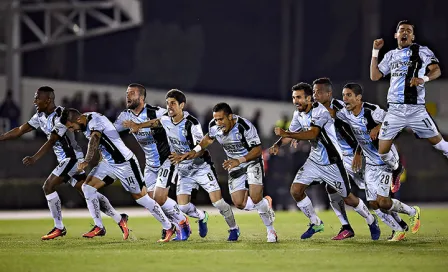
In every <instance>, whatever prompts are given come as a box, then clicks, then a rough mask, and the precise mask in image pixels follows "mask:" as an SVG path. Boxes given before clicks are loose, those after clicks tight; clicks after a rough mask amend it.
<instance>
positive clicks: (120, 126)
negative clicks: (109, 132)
mask: <svg viewBox="0 0 448 272" xmlns="http://www.w3.org/2000/svg"><path fill="white" fill-rule="evenodd" d="M126 120H127V113H126V112H125V111H122V112H121V113H120V115H118V117H117V120H115V122H114V126H115V129H117V131H118V132H122V131H125V130H127V128H125V127H124V126H123V122H124V121H126Z"/></svg>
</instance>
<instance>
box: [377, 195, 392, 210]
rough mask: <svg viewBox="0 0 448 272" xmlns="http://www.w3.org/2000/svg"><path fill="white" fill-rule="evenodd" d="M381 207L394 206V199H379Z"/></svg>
mask: <svg viewBox="0 0 448 272" xmlns="http://www.w3.org/2000/svg"><path fill="white" fill-rule="evenodd" d="M377 203H378V206H379V208H381V209H385V210H389V209H390V208H391V207H392V201H391V200H390V199H388V198H386V197H381V198H379V199H377Z"/></svg>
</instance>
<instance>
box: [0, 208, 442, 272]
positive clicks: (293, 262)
mask: <svg viewBox="0 0 448 272" xmlns="http://www.w3.org/2000/svg"><path fill="white" fill-rule="evenodd" d="M319 216H320V217H321V218H322V220H323V221H324V222H325V232H323V233H318V234H316V235H315V236H314V237H313V238H311V239H309V240H306V241H302V240H300V238H299V237H300V235H301V234H302V233H303V232H304V231H305V230H306V228H307V226H306V224H307V220H306V218H305V217H304V215H303V214H301V213H299V212H288V213H287V212H283V213H280V212H279V213H277V217H276V221H275V227H276V229H277V233H278V236H279V243H277V244H268V243H266V231H265V228H264V226H263V225H262V223H261V220H260V218H259V217H258V215H257V214H256V213H251V214H244V215H243V214H237V215H236V220H237V223H238V224H239V226H240V229H241V237H240V241H239V242H236V243H229V242H226V239H227V228H226V225H225V222H224V219H223V218H222V217H220V216H210V220H209V233H208V236H207V237H206V238H205V239H201V238H200V237H199V235H198V234H197V224H195V223H194V221H193V220H191V221H190V222H191V225H192V229H193V234H192V236H191V239H190V240H189V241H188V242H177V243H176V242H170V243H166V244H157V243H156V240H157V239H158V238H159V237H160V226H159V224H158V223H157V222H156V221H155V220H154V219H153V218H151V217H148V218H132V217H131V218H130V220H129V227H130V228H131V229H132V230H133V232H132V236H133V239H130V240H128V241H122V240H121V232H120V230H119V228H118V226H117V225H116V224H115V223H114V222H113V221H112V220H111V219H109V218H107V219H105V226H106V229H107V235H106V236H105V237H99V238H94V239H85V238H82V237H81V234H82V233H84V232H86V231H88V230H89V229H90V228H91V226H90V222H91V220H89V219H65V220H64V222H65V225H66V227H67V231H68V233H67V236H65V237H63V238H58V239H56V240H53V241H41V240H40V237H41V236H42V235H43V234H46V232H48V231H49V230H50V229H51V228H52V225H53V222H52V220H51V219H45V220H43V219H41V220H14V221H12V220H3V221H0V271H14V272H19V271H46V272H51V271H57V272H70V271H81V272H90V271H91V272H96V271H108V272H112V271H121V272H123V271H139V272H140V271H228V272H235V271H244V272H250V271H254V272H255V271H256V272H259V271H273V272H274V271H283V270H285V271H375V272H378V271H388V270H386V269H391V270H390V271H414V272H417V271H423V272H429V271H446V269H447V265H448V210H447V209H422V227H421V229H420V232H419V233H417V234H414V235H413V234H411V233H409V234H408V236H407V237H408V238H407V241H404V242H398V243H391V242H387V241H386V237H387V236H388V235H389V234H390V231H389V229H388V228H387V227H386V226H385V225H384V224H382V223H380V226H381V230H382V235H381V238H380V239H381V240H380V241H371V240H370V236H369V232H368V227H367V225H366V224H365V221H364V220H363V219H362V218H360V217H359V216H358V215H357V214H355V213H354V212H349V217H350V220H351V221H352V225H353V227H354V229H355V232H356V237H355V238H353V239H350V240H346V241H331V240H330V238H331V237H332V236H333V235H335V234H336V233H337V232H338V230H339V222H338V221H337V218H336V217H335V216H334V214H332V213H331V212H321V213H319ZM403 218H405V217H403ZM405 220H406V221H407V218H405Z"/></svg>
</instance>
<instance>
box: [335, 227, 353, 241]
mask: <svg viewBox="0 0 448 272" xmlns="http://www.w3.org/2000/svg"><path fill="white" fill-rule="evenodd" d="M353 237H355V232H354V231H353V230H352V229H350V228H346V227H344V226H342V228H341V230H340V231H339V233H338V235H336V236H334V237H333V238H331V240H338V241H339V240H344V239H348V238H353Z"/></svg>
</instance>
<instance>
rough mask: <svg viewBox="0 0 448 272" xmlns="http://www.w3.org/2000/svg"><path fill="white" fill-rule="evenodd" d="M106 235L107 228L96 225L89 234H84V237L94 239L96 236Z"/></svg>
mask: <svg viewBox="0 0 448 272" xmlns="http://www.w3.org/2000/svg"><path fill="white" fill-rule="evenodd" d="M104 235H106V228H105V227H102V228H100V227H98V226H96V225H95V226H93V228H92V229H91V230H90V231H89V232H86V233H84V234H83V235H82V237H85V238H93V237H95V236H104Z"/></svg>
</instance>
